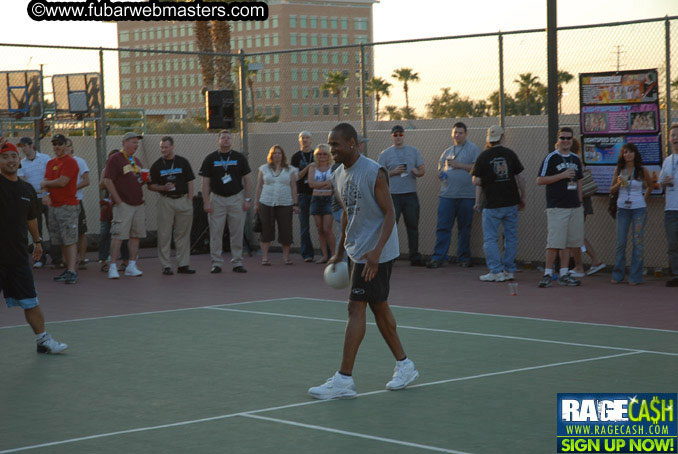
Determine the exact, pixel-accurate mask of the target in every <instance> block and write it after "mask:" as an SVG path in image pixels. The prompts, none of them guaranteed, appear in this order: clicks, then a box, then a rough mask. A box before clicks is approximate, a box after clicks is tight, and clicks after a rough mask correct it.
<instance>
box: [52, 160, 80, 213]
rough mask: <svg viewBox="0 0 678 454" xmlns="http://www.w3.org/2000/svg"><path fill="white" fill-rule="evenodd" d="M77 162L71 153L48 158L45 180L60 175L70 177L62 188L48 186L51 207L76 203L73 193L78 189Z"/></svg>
mask: <svg viewBox="0 0 678 454" xmlns="http://www.w3.org/2000/svg"><path fill="white" fill-rule="evenodd" d="M78 170H79V168H78V163H77V162H76V160H75V159H73V157H72V156H71V155H68V154H65V155H64V156H62V157H60V158H54V159H50V160H49V162H48V163H47V168H46V169H45V180H56V179H58V178H59V177H61V176H66V177H68V178H70V180H69V181H68V184H67V185H66V186H64V187H63V188H49V198H50V200H51V201H52V206H53V207H60V206H63V205H77V204H78V199H77V198H76V197H75V193H76V192H77V190H78Z"/></svg>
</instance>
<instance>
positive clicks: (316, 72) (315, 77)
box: [311, 69, 318, 82]
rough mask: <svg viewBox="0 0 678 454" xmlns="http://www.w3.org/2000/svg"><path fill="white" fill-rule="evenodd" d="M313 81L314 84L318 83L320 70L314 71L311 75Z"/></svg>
mask: <svg viewBox="0 0 678 454" xmlns="http://www.w3.org/2000/svg"><path fill="white" fill-rule="evenodd" d="M311 80H312V81H313V82H317V81H318V70H317V69H314V70H313V72H312V73H311Z"/></svg>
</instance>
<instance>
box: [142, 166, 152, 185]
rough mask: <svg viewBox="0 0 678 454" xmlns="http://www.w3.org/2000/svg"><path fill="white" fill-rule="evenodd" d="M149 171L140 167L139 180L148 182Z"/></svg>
mask: <svg viewBox="0 0 678 454" xmlns="http://www.w3.org/2000/svg"><path fill="white" fill-rule="evenodd" d="M150 176H151V173H150V171H149V170H148V169H141V182H142V183H148V180H149V179H150Z"/></svg>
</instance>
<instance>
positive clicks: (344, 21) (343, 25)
mask: <svg viewBox="0 0 678 454" xmlns="http://www.w3.org/2000/svg"><path fill="white" fill-rule="evenodd" d="M341 29H342V30H348V17H342V18H341Z"/></svg>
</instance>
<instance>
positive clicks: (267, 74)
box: [264, 69, 271, 82]
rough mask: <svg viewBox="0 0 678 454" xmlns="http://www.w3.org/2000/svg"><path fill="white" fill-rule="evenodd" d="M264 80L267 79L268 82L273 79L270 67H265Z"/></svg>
mask: <svg viewBox="0 0 678 454" xmlns="http://www.w3.org/2000/svg"><path fill="white" fill-rule="evenodd" d="M264 80H265V81H266V82H270V81H271V70H270V69H265V70H264Z"/></svg>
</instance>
